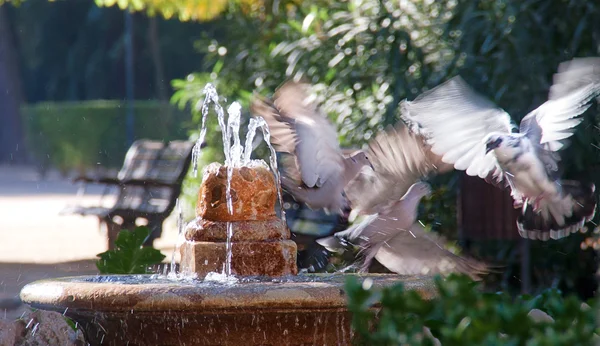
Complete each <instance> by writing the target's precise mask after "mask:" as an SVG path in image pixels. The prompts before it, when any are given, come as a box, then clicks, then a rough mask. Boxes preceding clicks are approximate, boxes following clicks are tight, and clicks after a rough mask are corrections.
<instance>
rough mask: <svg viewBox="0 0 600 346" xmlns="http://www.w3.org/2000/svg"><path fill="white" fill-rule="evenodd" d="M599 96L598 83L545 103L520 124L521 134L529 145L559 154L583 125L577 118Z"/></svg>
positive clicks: (599, 83) (599, 87)
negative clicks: (529, 141)
mask: <svg viewBox="0 0 600 346" xmlns="http://www.w3.org/2000/svg"><path fill="white" fill-rule="evenodd" d="M599 93H600V80H599V81H598V83H590V84H587V85H585V86H582V87H580V88H578V89H576V90H574V91H572V92H571V93H569V94H567V95H563V96H561V97H559V98H555V99H552V100H548V101H546V102H545V103H544V104H542V105H541V106H539V107H538V108H536V109H534V110H533V111H531V112H530V113H529V114H527V115H526V116H525V117H524V118H523V120H522V121H521V126H520V132H521V133H524V134H525V135H526V136H527V137H528V138H529V139H530V140H531V142H532V143H533V144H534V145H536V146H538V147H541V148H542V149H544V150H547V151H558V150H560V149H562V148H563V147H564V145H565V144H566V142H565V141H566V140H567V139H568V138H569V137H571V136H572V135H573V133H574V132H575V127H576V126H577V125H579V123H581V121H583V118H581V117H579V115H581V114H583V113H584V112H585V111H586V110H587V109H588V108H589V107H590V106H591V103H590V101H592V99H594V98H595V97H597V96H598V94H599Z"/></svg>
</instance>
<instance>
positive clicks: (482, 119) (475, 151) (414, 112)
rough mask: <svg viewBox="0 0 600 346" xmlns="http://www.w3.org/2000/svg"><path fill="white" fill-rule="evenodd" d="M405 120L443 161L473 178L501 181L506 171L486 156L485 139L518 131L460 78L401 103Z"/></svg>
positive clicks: (506, 117) (402, 115) (499, 110)
mask: <svg viewBox="0 0 600 346" xmlns="http://www.w3.org/2000/svg"><path fill="white" fill-rule="evenodd" d="M401 110H402V113H401V117H402V118H403V119H404V120H405V121H406V122H407V123H409V125H411V127H412V128H413V129H417V130H418V131H419V133H422V134H423V135H424V136H426V137H427V143H428V144H430V145H431V151H432V152H433V153H434V154H437V155H440V156H442V161H443V162H446V163H450V164H453V165H454V168H456V169H458V170H465V171H466V173H467V174H468V175H470V176H479V177H480V178H484V179H485V178H488V177H489V175H490V174H491V175H493V177H494V178H495V179H496V180H497V181H500V180H502V178H503V177H502V175H503V174H502V171H501V170H500V167H499V166H498V163H497V161H496V158H495V157H494V155H493V154H492V153H488V154H486V152H485V142H484V141H485V138H486V136H487V135H489V134H490V133H492V132H500V133H506V134H509V133H511V132H513V131H514V130H516V127H515V125H514V124H513V123H512V121H511V119H510V116H509V115H508V113H506V112H505V111H504V110H502V109H501V108H498V107H497V106H496V105H494V103H492V102H491V101H490V100H488V99H486V98H485V97H483V96H481V95H479V94H478V93H476V92H475V91H474V90H473V89H471V87H469V85H468V84H467V83H466V82H465V81H464V80H463V79H462V78H460V77H459V76H456V77H454V78H452V79H450V80H448V81H447V82H445V83H443V84H441V85H439V86H437V87H435V88H433V89H431V90H429V91H427V92H425V93H423V94H422V95H420V96H419V97H417V98H416V99H415V100H414V101H411V102H409V101H403V102H402V103H401Z"/></svg>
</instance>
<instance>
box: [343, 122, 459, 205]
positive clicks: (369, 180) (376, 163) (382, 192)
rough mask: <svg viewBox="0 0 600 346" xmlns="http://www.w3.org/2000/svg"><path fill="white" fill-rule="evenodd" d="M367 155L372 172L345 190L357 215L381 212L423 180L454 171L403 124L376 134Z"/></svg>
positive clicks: (360, 177) (358, 176) (367, 171)
mask: <svg viewBox="0 0 600 346" xmlns="http://www.w3.org/2000/svg"><path fill="white" fill-rule="evenodd" d="M366 154H367V156H368V157H369V158H370V161H371V165H372V167H373V169H362V170H361V171H360V172H359V174H358V175H357V176H356V177H355V178H354V179H353V180H351V181H350V182H349V183H348V185H347V186H346V190H345V191H346V196H347V197H348V199H349V200H350V201H351V205H352V210H353V212H356V213H357V214H363V215H369V214H374V213H379V212H380V211H381V209H382V208H386V206H387V205H388V204H389V203H394V202H396V201H398V200H399V199H401V198H402V196H404V194H406V192H407V191H408V188H409V187H410V186H411V185H413V184H414V183H416V182H417V181H419V180H420V179H421V178H423V177H425V176H428V175H429V174H430V173H436V174H442V173H446V172H449V171H451V170H453V169H454V167H453V166H452V165H449V164H447V163H444V162H442V161H441V157H440V156H438V155H435V154H433V153H432V152H431V150H430V148H429V146H428V145H427V144H426V143H425V141H424V139H423V138H422V137H420V136H418V135H416V134H414V133H412V132H411V131H410V130H409V129H408V127H407V126H405V125H404V124H402V123H399V124H396V126H388V127H387V128H386V130H385V131H382V132H380V133H379V134H377V136H375V138H374V139H372V140H371V141H370V142H369V145H368V149H367V150H366Z"/></svg>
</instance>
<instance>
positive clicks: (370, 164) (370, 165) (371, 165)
mask: <svg viewBox="0 0 600 346" xmlns="http://www.w3.org/2000/svg"><path fill="white" fill-rule="evenodd" d="M369 167H371V169H372V170H373V172H375V167H373V164H372V163H371V162H369Z"/></svg>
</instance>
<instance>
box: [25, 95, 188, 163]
mask: <svg viewBox="0 0 600 346" xmlns="http://www.w3.org/2000/svg"><path fill="white" fill-rule="evenodd" d="M133 108H134V114H135V123H134V124H135V126H134V139H141V138H145V139H159V140H165V141H168V140H174V139H186V138H187V137H188V129H189V127H190V126H191V124H190V120H191V118H190V115H189V114H186V113H184V112H181V111H178V110H176V109H175V108H173V107H172V106H171V105H169V104H161V103H159V102H158V101H135V102H134V106H133ZM21 113H22V116H23V118H24V124H25V133H26V138H27V143H28V148H29V152H30V153H31V154H32V156H33V158H34V159H35V160H36V161H37V163H38V165H40V166H46V165H47V164H50V165H52V166H54V167H56V168H58V169H60V170H61V171H63V172H66V171H68V170H71V169H76V170H80V171H82V170H87V169H93V168H95V167H97V166H101V167H103V168H117V169H118V168H120V167H121V165H122V163H123V159H124V157H125V153H126V152H127V149H128V145H127V138H126V136H127V135H126V126H125V124H126V115H127V107H126V103H125V102H123V101H118V100H95V101H79V102H44V103H37V104H33V105H26V106H23V107H22V112H21Z"/></svg>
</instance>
